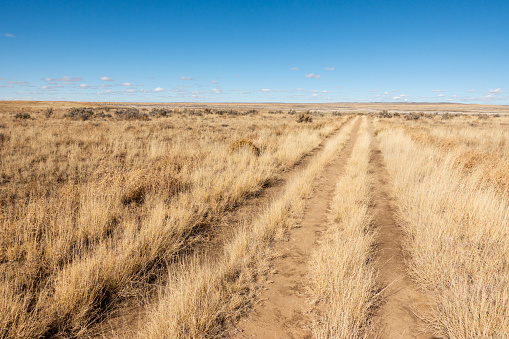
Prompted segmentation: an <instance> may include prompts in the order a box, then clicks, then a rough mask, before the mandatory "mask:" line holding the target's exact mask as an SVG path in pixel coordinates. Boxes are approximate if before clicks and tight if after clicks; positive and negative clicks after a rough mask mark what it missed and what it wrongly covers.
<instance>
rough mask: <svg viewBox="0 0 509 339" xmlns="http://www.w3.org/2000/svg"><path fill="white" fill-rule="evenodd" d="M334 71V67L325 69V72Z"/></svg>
mask: <svg viewBox="0 0 509 339" xmlns="http://www.w3.org/2000/svg"><path fill="white" fill-rule="evenodd" d="M335 69H336V68H334V67H325V70H326V71H333V70H335Z"/></svg>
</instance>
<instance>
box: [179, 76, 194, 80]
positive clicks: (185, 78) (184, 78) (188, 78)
mask: <svg viewBox="0 0 509 339" xmlns="http://www.w3.org/2000/svg"><path fill="white" fill-rule="evenodd" d="M180 80H193V78H191V77H185V76H181V77H180Z"/></svg>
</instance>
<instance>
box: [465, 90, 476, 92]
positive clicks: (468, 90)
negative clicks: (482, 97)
mask: <svg viewBox="0 0 509 339" xmlns="http://www.w3.org/2000/svg"><path fill="white" fill-rule="evenodd" d="M467 92H475V89H469V90H468V91H467Z"/></svg>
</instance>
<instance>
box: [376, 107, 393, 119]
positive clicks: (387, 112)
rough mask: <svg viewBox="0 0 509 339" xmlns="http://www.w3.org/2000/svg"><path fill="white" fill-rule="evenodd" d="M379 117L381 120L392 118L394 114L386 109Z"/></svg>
mask: <svg viewBox="0 0 509 339" xmlns="http://www.w3.org/2000/svg"><path fill="white" fill-rule="evenodd" d="M378 117H379V118H392V114H391V113H389V111H387V110H386V109H384V110H383V111H381V112H380V113H378Z"/></svg>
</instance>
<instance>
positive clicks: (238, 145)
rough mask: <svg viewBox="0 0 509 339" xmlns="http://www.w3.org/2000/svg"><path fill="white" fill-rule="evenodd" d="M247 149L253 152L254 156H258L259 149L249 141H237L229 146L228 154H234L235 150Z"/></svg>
mask: <svg viewBox="0 0 509 339" xmlns="http://www.w3.org/2000/svg"><path fill="white" fill-rule="evenodd" d="M243 148H248V149H250V150H251V152H253V154H254V155H256V156H259V155H260V148H259V147H257V146H256V145H255V144H254V143H253V142H252V141H251V140H249V139H239V140H237V141H235V142H233V143H231V144H230V152H235V151H237V150H240V149H243Z"/></svg>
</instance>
